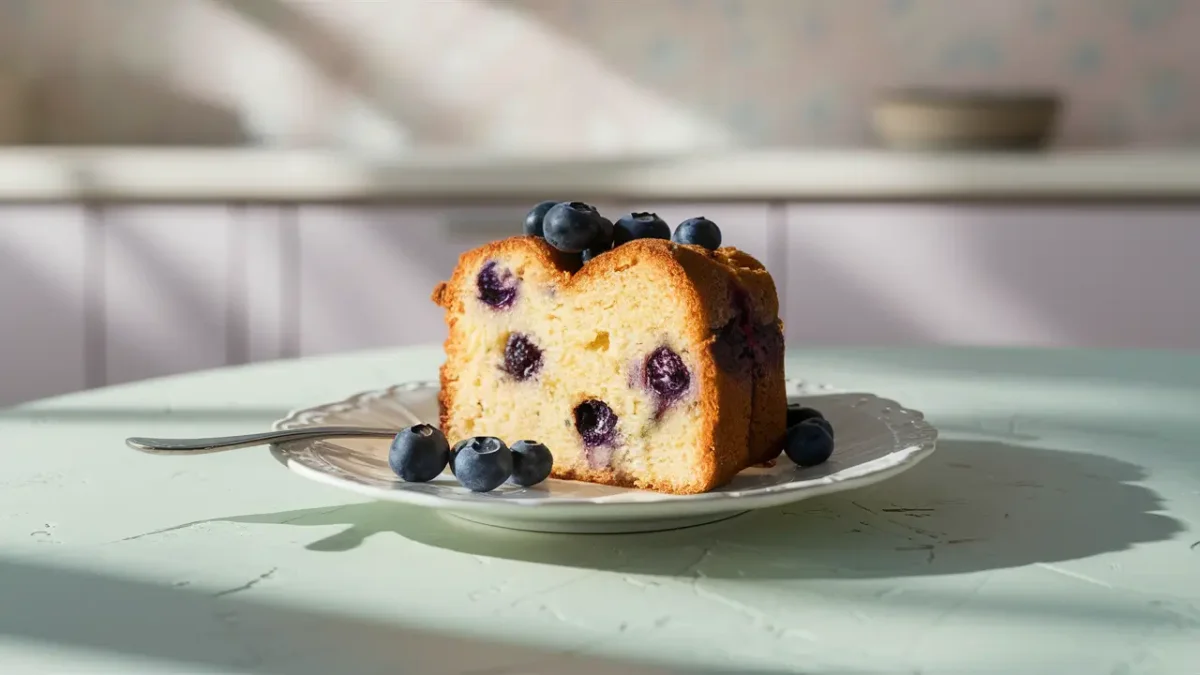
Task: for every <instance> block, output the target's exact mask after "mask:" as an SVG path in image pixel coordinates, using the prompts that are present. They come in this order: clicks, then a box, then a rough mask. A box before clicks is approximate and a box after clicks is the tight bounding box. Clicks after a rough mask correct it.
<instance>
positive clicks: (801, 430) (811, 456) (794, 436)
mask: <svg viewBox="0 0 1200 675" xmlns="http://www.w3.org/2000/svg"><path fill="white" fill-rule="evenodd" d="M783 451H784V453H785V454H787V456H788V459H790V460H792V461H793V462H795V463H796V464H799V465H800V466H816V465H818V464H821V463H822V462H825V461H826V460H828V459H829V456H830V455H832V454H833V436H832V435H831V434H830V433H829V423H828V422H825V420H823V419H821V418H818V417H813V418H810V419H807V420H805V421H803V422H801V423H799V424H797V425H796V426H794V427H791V428H789V429H788V431H787V442H786V443H785V444H784V446H783Z"/></svg>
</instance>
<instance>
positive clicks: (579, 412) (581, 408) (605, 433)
mask: <svg viewBox="0 0 1200 675" xmlns="http://www.w3.org/2000/svg"><path fill="white" fill-rule="evenodd" d="M575 431H577V432H579V437H580V438H581V439H583V447H584V448H586V449H589V450H591V449H594V448H603V447H612V446H613V445H616V442H617V414H616V413H615V412H613V409H612V408H610V407H608V404H607V403H605V402H604V401H601V400H600V399H595V398H590V399H588V400H586V401H584V402H583V403H580V404H579V405H577V406H575Z"/></svg>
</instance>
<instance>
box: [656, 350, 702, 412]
mask: <svg viewBox="0 0 1200 675" xmlns="http://www.w3.org/2000/svg"><path fill="white" fill-rule="evenodd" d="M644 377H645V383H646V386H647V387H648V388H649V389H650V390H651V391H653V392H654V393H655V394H657V395H658V397H659V399H660V402H661V403H662V404H663V405H669V404H671V403H674V402H675V401H677V400H679V398H680V397H681V396H683V394H684V392H686V391H687V390H688V387H689V386H690V385H691V383H692V375H691V373H690V372H688V368H687V366H686V365H684V363H683V358H682V357H680V356H679V354H676V353H675V352H674V351H672V350H671V348H670V347H667V346H662V347H659V348H658V349H655V350H654V351H652V352H650V356H647V357H646V367H645V369H644Z"/></svg>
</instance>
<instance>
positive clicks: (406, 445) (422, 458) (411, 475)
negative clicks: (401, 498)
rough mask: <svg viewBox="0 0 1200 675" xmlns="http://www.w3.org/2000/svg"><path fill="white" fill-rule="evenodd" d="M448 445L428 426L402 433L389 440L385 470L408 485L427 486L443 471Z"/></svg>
mask: <svg viewBox="0 0 1200 675" xmlns="http://www.w3.org/2000/svg"><path fill="white" fill-rule="evenodd" d="M449 461H450V444H449V443H448V442H447V441H446V437H445V435H443V434H442V432H441V431H439V430H438V429H436V428H434V427H431V426H429V425H428V424H418V425H415V426H411V427H409V428H407V429H404V430H402V431H401V432H400V433H398V434H396V438H394V439H393V440H392V447H391V449H390V450H389V451H388V466H390V467H391V468H392V471H394V472H395V473H396V475H397V476H399V477H400V479H401V480H404V481H407V482H409V483H428V482H429V481H431V480H433V479H434V478H437V477H438V475H439V474H440V473H442V472H443V471H445V470H446V464H448V463H449Z"/></svg>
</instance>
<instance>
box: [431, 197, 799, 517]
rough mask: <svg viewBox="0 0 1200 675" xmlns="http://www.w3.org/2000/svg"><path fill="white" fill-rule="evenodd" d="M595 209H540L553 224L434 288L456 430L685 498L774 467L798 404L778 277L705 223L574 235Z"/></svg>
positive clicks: (475, 255)
mask: <svg viewBox="0 0 1200 675" xmlns="http://www.w3.org/2000/svg"><path fill="white" fill-rule="evenodd" d="M576 204H577V203H576ZM567 206H568V207H570V206H571V205H567ZM583 206H586V205H578V206H577V207H572V208H575V209H576V210H577V213H573V214H568V215H567V216H563V214H561V213H558V214H556V213H555V210H554V208H550V209H549V210H546V207H545V206H540V208H542V210H543V214H539V215H544V217H545V218H546V219H547V225H546V227H545V229H544V230H540V231H539V228H531V227H529V225H528V221H527V226H526V231H527V232H528V231H531V230H533V231H534V232H535V233H534V234H531V235H528V236H522V237H513V238H510V239H505V240H502V241H497V242H493V243H491V244H488V245H485V246H483V247H480V248H477V249H475V250H472V251H468V252H467V253H464V254H463V255H462V257H461V258H460V260H459V263H458V266H457V268H456V269H455V271H454V274H453V275H452V277H451V279H450V280H449V281H447V282H445V283H442V284H440V285H439V286H438V288H437V289H436V290H435V291H434V294H433V299H434V301H435V302H437V303H438V304H439V305H440V306H442V307H443V308H444V309H445V311H446V321H447V325H448V327H449V337H448V338H447V340H446V344H445V351H446V361H445V363H444V365H443V366H442V370H441V393H440V400H439V403H440V407H441V424H442V429H443V431H444V432H445V434H446V436H447V437H448V438H450V439H451V441H452V442H455V441H457V440H459V439H462V438H467V437H470V436H484V435H486V436H497V437H500V438H507V439H514V440H516V439H523V438H536V439H538V441H539V442H541V443H544V444H545V445H546V446H548V447H550V448H552V449H553V453H554V468H553V473H552V476H553V477H554V478H561V479H575V480H583V481H589V482H595V483H602V484H607V485H617V486H624V487H635V488H643V489H649V490H656V491H660V492H667V493H673V494H693V493H699V492H705V491H708V490H712V489H714V488H716V487H720V486H721V485H724V484H725V483H727V482H728V481H729V480H730V479H732V478H733V476H734V475H736V474H737V473H738V472H739V471H741V470H743V469H745V468H747V467H749V466H752V465H755V464H759V463H763V462H765V461H768V460H771V459H774V458H775V457H776V456H777V455H778V454H779V451H780V449H781V447H782V442H783V439H784V436H785V433H786V428H785V426H786V415H787V398H786V392H785V390H784V375H783V360H784V355H783V351H784V350H783V332H782V323H781V322H780V321H779V317H778V312H779V302H778V298H777V296H776V292H775V285H774V282H773V281H772V279H771V276H770V275H769V274H768V273H767V271H766V270H765V269H764V268H763V266H762V265H761V264H759V262H758V261H757V260H755V259H754V258H752V257H751V256H749V255H747V254H745V253H742V252H740V251H738V250H737V249H734V248H731V247H725V248H717V247H716V246H717V245H718V244H719V241H720V235H719V231H717V233H716V234H715V236H714V230H715V225H713V224H712V223H711V222H709V221H705V223H707V225H706V224H705V223H700V224H699V225H696V224H695V223H693V222H692V221H696V220H704V219H692V221H687V222H686V223H685V225H687V227H686V228H684V227H683V226H681V227H680V229H679V230H677V231H676V236H675V237H674V238H673V239H674V241H672V240H667V239H664V238H662V237H661V236H640V237H639V236H637V232H655V231H656V228H654V227H645V226H644V225H645V222H644V221H647V220H648V219H650V217H651V216H653V214H635V217H634V218H632V219H622V220H619V221H618V222H617V223H616V224H615V225H613V224H611V223H608V221H606V220H605V221H604V223H596V222H594V221H592V222H585V227H584V229H585V230H586V231H582V232H580V231H571V223H570V222H569V221H570V220H571V218H576V219H584V220H586V219H590V218H593V217H594V218H601V216H599V214H598V213H595V210H594V209H592V210H591V211H590V212H589V211H587V210H585V209H583V208H582V207H583ZM555 208H557V207H555ZM588 208H589V209H590V207H588ZM532 215H534V214H531V216H532ZM653 217H654V218H657V216H653ZM563 218H565V219H566V220H567V221H568V222H566V223H563V222H562V219H563ZM639 219H640V220H639ZM626 220H628V221H629V223H630V224H633V225H635V226H636V227H634V228H632V231H631V229H630V228H629V227H627V226H626V224H625V223H624V222H623V221H626ZM606 223H607V226H606ZM709 225H711V226H712V227H709ZM664 227H665V224H664ZM668 232H669V229H668ZM689 233H699V235H695V236H697V238H699V239H701V240H702V242H701V243H703V245H701V244H700V243H691V242H690V239H689V237H692V236H694V235H693V234H689ZM681 241H682V243H680V242H681ZM584 257H586V258H587V260H588V262H586V263H583V262H582V261H583V258H584Z"/></svg>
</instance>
